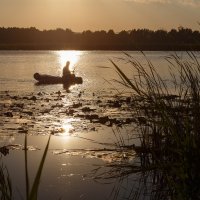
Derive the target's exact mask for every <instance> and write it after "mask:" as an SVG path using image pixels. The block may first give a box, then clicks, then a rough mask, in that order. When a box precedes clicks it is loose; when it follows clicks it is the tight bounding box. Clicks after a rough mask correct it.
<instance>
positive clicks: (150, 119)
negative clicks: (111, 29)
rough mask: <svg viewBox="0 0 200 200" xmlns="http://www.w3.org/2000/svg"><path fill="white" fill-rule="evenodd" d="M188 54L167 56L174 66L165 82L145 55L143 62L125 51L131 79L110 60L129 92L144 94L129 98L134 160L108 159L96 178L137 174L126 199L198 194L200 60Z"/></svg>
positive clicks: (133, 95)
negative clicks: (135, 142)
mask: <svg viewBox="0 0 200 200" xmlns="http://www.w3.org/2000/svg"><path fill="white" fill-rule="evenodd" d="M187 55H188V59H187V60H185V61H183V60H182V59H181V58H180V57H179V56H178V55H172V56H170V57H167V58H166V59H167V61H168V62H169V64H170V67H171V70H172V69H173V71H171V72H170V75H171V76H170V82H167V81H165V80H164V79H163V78H162V76H161V75H160V74H159V73H158V72H157V70H156V69H155V67H154V66H153V64H152V63H151V62H150V61H149V60H148V58H146V56H145V55H144V58H145V59H146V61H147V67H144V66H142V65H141V64H140V63H139V62H138V61H137V60H135V59H134V58H133V57H131V56H130V55H126V56H127V58H126V60H127V61H128V62H129V64H131V67H133V68H134V71H135V73H136V74H134V77H133V79H130V78H129V77H128V76H127V75H126V74H125V73H124V72H123V71H122V70H121V69H120V68H119V66H117V64H116V63H114V62H112V61H111V62H112V64H113V65H114V67H115V69H116V70H117V73H118V74H119V76H120V78H121V83H122V84H123V85H125V86H126V87H128V88H130V89H131V90H132V98H135V97H137V98H139V99H143V100H142V101H138V102H137V101H134V107H135V110H136V112H135V113H137V118H138V121H137V124H138V127H139V130H140V132H139V135H140V141H141V145H140V146H139V147H137V148H136V147H135V146H134V145H133V146H132V147H131V148H133V150H134V151H135V152H136V154H137V159H138V160H139V164H138V162H137V164H136V163H132V164H127V163H126V162H125V163H113V164H112V165H110V164H109V165H108V166H107V167H109V169H110V170H109V171H108V172H107V174H105V173H103V174H100V176H97V178H98V179H101V178H102V177H103V178H105V177H107V178H108V177H109V178H116V177H120V178H122V177H128V176H130V175H131V174H132V175H133V174H135V175H136V176H137V177H138V174H140V178H138V180H140V181H138V182H137V183H136V186H140V187H136V188H135V189H133V190H132V191H131V190H130V191H131V192H130V194H129V196H128V199H139V198H141V195H142V196H143V197H148V198H150V199H169V198H170V199H200V172H199V168H200V159H199V157H200V148H199V142H200V122H199V119H200V64H199V62H198V60H197V58H196V56H195V55H194V54H193V53H188V54H187ZM132 106H133V104H132ZM134 156H135V155H134ZM141 180H142V181H141ZM138 194H140V195H138Z"/></svg>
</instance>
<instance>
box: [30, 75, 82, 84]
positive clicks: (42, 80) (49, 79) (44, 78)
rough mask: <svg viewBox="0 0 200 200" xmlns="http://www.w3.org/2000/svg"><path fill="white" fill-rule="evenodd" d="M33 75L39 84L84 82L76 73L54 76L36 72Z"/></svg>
mask: <svg viewBox="0 0 200 200" xmlns="http://www.w3.org/2000/svg"><path fill="white" fill-rule="evenodd" d="M33 77H34V78H35V79H36V80H37V81H38V83H39V84H66V85H73V84H82V83H83V79H82V78H81V77H76V76H75V75H74V74H71V75H70V76H68V77H67V78H63V77H60V76H52V75H47V74H39V73H35V74H34V75H33Z"/></svg>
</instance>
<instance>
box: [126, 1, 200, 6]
mask: <svg viewBox="0 0 200 200" xmlns="http://www.w3.org/2000/svg"><path fill="white" fill-rule="evenodd" d="M124 1H129V2H137V3H146V4H148V3H160V4H178V5H184V6H188V5H189V6H200V0H124Z"/></svg>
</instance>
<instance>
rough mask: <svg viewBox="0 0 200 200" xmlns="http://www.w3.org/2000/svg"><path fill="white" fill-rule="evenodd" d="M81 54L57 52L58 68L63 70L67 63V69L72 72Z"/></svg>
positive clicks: (78, 52)
mask: <svg viewBox="0 0 200 200" xmlns="http://www.w3.org/2000/svg"><path fill="white" fill-rule="evenodd" d="M81 54H82V53H81V52H80V51H58V57H59V63H60V67H61V68H63V67H64V66H65V64H66V62H67V61H69V62H70V66H69V69H70V71H74V69H75V65H76V63H77V62H78V60H79V59H80V56H81Z"/></svg>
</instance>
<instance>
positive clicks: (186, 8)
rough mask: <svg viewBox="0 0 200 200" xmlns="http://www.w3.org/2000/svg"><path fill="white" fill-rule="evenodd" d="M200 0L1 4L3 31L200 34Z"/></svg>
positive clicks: (1, 0)
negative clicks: (172, 31)
mask: <svg viewBox="0 0 200 200" xmlns="http://www.w3.org/2000/svg"><path fill="white" fill-rule="evenodd" d="M198 22H200V0H0V27H2V26H4V27H13V26H15V27H31V26H33V27H36V28H38V29H40V30H43V29H55V28H64V29H65V28H70V29H72V30H73V31H78V32H81V31H83V30H88V29H90V30H93V31H94V30H102V29H104V30H109V29H113V30H115V31H120V30H130V29H134V28H136V29H137V28H149V29H166V30H169V29H171V28H178V27H179V26H183V27H188V28H192V29H197V30H200V25H198Z"/></svg>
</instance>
